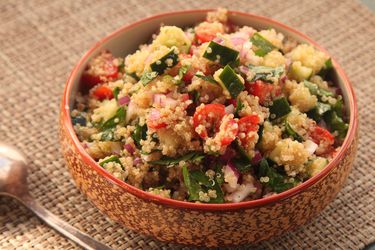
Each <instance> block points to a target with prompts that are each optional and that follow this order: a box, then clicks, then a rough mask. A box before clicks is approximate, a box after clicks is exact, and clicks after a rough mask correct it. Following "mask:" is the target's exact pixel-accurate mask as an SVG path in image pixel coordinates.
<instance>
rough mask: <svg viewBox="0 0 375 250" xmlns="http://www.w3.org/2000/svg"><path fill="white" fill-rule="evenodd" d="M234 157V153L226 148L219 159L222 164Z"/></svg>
mask: <svg viewBox="0 0 375 250" xmlns="http://www.w3.org/2000/svg"><path fill="white" fill-rule="evenodd" d="M235 155H236V152H235V151H234V150H233V149H232V148H230V147H227V149H226V150H225V152H224V154H223V155H221V156H220V159H221V160H222V161H224V162H228V161H230V160H231V159H232V158H233V157H234V156H235Z"/></svg>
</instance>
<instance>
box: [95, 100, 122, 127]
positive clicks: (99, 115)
mask: <svg viewBox="0 0 375 250" xmlns="http://www.w3.org/2000/svg"><path fill="white" fill-rule="evenodd" d="M117 109H118V105H117V101H116V100H115V99H112V100H104V101H103V102H102V103H101V105H100V106H99V107H98V108H96V109H94V111H93V114H92V115H91V119H92V121H94V122H100V121H107V120H109V119H111V118H112V117H113V116H115V114H116V111H117Z"/></svg>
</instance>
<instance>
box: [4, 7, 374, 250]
mask: <svg viewBox="0 0 375 250" xmlns="http://www.w3.org/2000/svg"><path fill="white" fill-rule="evenodd" d="M218 6H223V7H227V8H229V9H233V10H242V11H248V12H253V13H256V14H260V15H265V16H269V17H272V18H274V19H277V20H280V21H281V22H284V23H286V24H288V25H290V26H292V27H294V28H296V29H298V30H300V31H302V32H304V33H306V34H307V35H309V36H311V37H312V38H313V39H314V40H316V41H317V42H318V43H320V44H321V45H322V46H323V47H325V48H326V49H328V51H330V52H331V53H332V55H333V56H334V57H335V58H336V59H337V60H338V61H339V63H341V64H342V66H343V68H344V69H345V70H346V72H347V74H348V76H349V78H350V79H351V81H352V83H353V85H354V88H355V92H356V94H357V98H358V103H359V112H360V131H361V132H360V135H361V138H360V144H359V152H358V157H357V160H356V163H355V166H354V169H353V171H352V173H351V175H350V177H349V180H348V182H347V184H346V186H345V187H344V188H343V189H342V191H341V192H340V193H339V195H338V197H337V198H336V199H335V200H334V201H333V202H332V203H331V204H330V205H329V207H327V208H326V209H325V210H324V212H323V213H322V214H321V215H320V216H319V217H317V218H315V219H314V220H312V221H311V222H310V223H308V224H307V225H305V226H303V227H300V228H298V229H297V230H295V231H294V232H291V233H287V234H285V235H283V236H281V237H279V238H275V239H271V240H269V241H266V242H262V243H260V244H258V245H256V246H245V247H244V248H251V247H252V248H254V249H292V248H294V249H359V248H362V247H363V246H364V245H365V244H367V243H369V242H371V241H374V240H375V226H374V225H375V206H374V204H375V190H374V189H375V188H374V187H375V184H374V183H375V181H374V179H375V164H374V159H373V156H374V153H375V147H374V145H375V142H374V139H375V134H374V129H375V124H374V121H375V102H374V98H375V67H374V62H375V59H374V58H375V15H374V14H373V13H372V12H371V11H370V10H368V9H367V8H366V7H364V6H363V5H361V4H360V3H359V2H357V1H351V0H317V1H311V0H304V1H301V0H290V1H271V0H252V1H218V0H210V1H172V0H170V1H160V2H157V1H136V0H130V1H125V0H111V1H105V0H99V1H93V0H91V1H82V0H67V1H58V0H53V1H52V0H51V1H47V0H46V1H43V0H31V1H23V0H19V1H14V0H1V1H0V141H5V142H9V143H12V144H14V145H15V146H16V147H18V148H19V149H21V150H22V151H23V152H24V153H25V154H26V156H27V157H28V161H29V162H30V165H29V166H30V171H29V173H30V176H29V179H28V181H29V183H30V189H31V192H32V194H33V195H34V196H35V197H36V198H37V200H38V201H39V202H40V203H41V204H43V205H44V206H45V207H47V208H48V209H50V210H51V211H52V212H53V213H55V214H56V215H58V216H60V217H61V218H63V219H65V220H66V221H67V222H69V223H70V224H72V225H74V226H76V227H77V228H79V229H81V230H82V231H85V232H86V233H88V234H90V235H92V236H93V237H95V238H96V239H98V240H100V241H102V242H104V243H106V244H108V245H110V246H111V247H113V248H114V249H182V248H184V246H177V245H174V244H167V243H161V242H158V241H156V240H154V239H152V238H149V237H146V236H143V235H139V234H137V233H136V232H132V231H130V230H127V229H126V228H123V227H121V226H120V225H118V224H116V223H114V222H112V221H111V220H109V219H108V218H106V217H105V216H104V215H102V214H101V213H99V212H98V210H97V209H96V208H95V207H93V206H92V205H91V204H90V203H89V201H87V200H86V199H85V197H84V196H83V195H81V194H80V193H79V191H78V190H77V189H76V187H75V186H74V184H73V183H72V181H71V180H70V176H69V173H68V172H67V170H66V168H65V166H64V161H63V159H62V156H61V153H60V151H59V142H58V134H57V129H58V126H57V121H58V115H59V102H60V99H61V95H62V93H63V88H64V83H65V80H66V78H67V76H68V74H69V72H70V70H71V69H72V68H73V66H74V64H75V63H76V62H77V61H78V59H79V58H80V57H81V56H82V55H83V53H84V52H85V51H87V49H88V48H89V47H90V46H91V45H92V44H93V43H94V42H95V41H97V40H98V39H99V38H101V37H103V36H105V35H107V34H109V33H110V32H112V31H113V30H115V29H117V28H119V27H120V26H122V25H125V24H128V23H130V22H133V21H136V20H138V19H140V18H144V17H146V16H150V15H153V14H157V13H160V12H165V11H168V10H177V9H193V8H203V7H218ZM15 248H17V249H30V248H35V249H76V248H77V246H76V245H74V244H72V243H71V242H70V241H68V240H66V239H65V238H63V237H62V236H60V235H59V234H58V233H56V232H55V231H53V230H51V229H50V228H49V227H47V226H46V225H45V224H43V223H42V222H41V221H40V220H38V219H37V218H36V217H35V216H33V215H32V214H31V213H30V212H28V211H27V209H25V208H24V207H23V206H21V205H20V204H19V203H17V202H15V201H13V200H11V199H10V198H0V249H15Z"/></svg>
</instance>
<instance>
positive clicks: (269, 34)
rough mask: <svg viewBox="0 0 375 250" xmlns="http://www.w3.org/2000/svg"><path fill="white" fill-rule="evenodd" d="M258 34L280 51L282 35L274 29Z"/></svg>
mask: <svg viewBox="0 0 375 250" xmlns="http://www.w3.org/2000/svg"><path fill="white" fill-rule="evenodd" d="M259 34H260V35H261V36H262V37H264V38H265V39H266V40H267V41H269V42H270V43H272V44H273V45H274V46H276V47H277V48H280V49H281V48H282V47H283V39H284V35H283V34H281V33H277V32H276V30H275V29H267V30H261V31H260V32H259Z"/></svg>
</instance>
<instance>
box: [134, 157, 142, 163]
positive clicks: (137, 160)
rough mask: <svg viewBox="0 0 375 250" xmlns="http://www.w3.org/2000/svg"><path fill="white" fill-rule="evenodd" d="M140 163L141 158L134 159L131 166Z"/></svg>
mask: <svg viewBox="0 0 375 250" xmlns="http://www.w3.org/2000/svg"><path fill="white" fill-rule="evenodd" d="M140 163H142V159H141V158H139V157H136V158H134V160H133V164H134V165H138V164H140Z"/></svg>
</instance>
